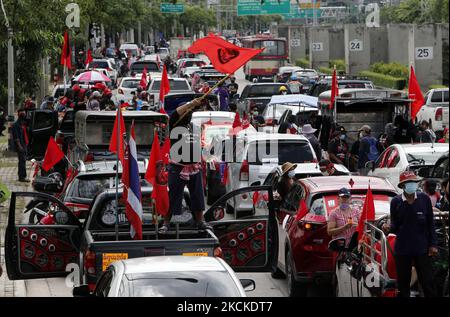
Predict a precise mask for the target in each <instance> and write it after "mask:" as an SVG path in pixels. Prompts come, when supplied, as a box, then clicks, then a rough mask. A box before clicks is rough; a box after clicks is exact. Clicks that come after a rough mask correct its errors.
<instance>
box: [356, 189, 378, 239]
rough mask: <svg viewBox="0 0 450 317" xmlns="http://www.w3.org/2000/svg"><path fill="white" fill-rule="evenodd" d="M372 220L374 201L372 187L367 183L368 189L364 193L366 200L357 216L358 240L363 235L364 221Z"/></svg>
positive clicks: (373, 216)
mask: <svg viewBox="0 0 450 317" xmlns="http://www.w3.org/2000/svg"><path fill="white" fill-rule="evenodd" d="M373 220H375V202H374V200H373V194H372V189H371V188H370V185H369V189H368V190H367V194H366V200H365V201H364V207H363V210H362V213H361V218H359V222H358V228H357V229H356V231H357V232H358V241H361V239H362V238H363V236H364V234H363V233H364V223H365V222H366V221H373Z"/></svg>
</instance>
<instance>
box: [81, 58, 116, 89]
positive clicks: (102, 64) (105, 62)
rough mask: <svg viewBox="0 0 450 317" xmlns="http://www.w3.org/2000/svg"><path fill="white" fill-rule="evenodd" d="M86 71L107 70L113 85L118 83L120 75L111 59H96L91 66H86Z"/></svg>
mask: <svg viewBox="0 0 450 317" xmlns="http://www.w3.org/2000/svg"><path fill="white" fill-rule="evenodd" d="M86 69H96V70H99V69H105V70H106V72H107V73H108V77H109V78H110V79H111V80H112V81H113V83H117V78H118V76H119V75H118V72H117V70H116V67H115V64H113V63H112V62H111V60H109V59H94V60H93V61H92V62H91V63H90V64H89V65H87V66H86Z"/></svg>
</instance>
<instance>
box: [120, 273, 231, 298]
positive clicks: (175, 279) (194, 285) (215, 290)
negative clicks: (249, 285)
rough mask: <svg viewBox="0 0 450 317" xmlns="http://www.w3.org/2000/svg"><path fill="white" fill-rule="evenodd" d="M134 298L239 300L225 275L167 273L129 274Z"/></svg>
mask: <svg viewBox="0 0 450 317" xmlns="http://www.w3.org/2000/svg"><path fill="white" fill-rule="evenodd" d="M127 278H128V280H130V281H131V283H132V287H131V289H132V291H133V294H131V295H132V296H133V297H238V296H240V293H239V289H238V288H237V287H236V284H235V282H234V280H233V279H232V278H231V276H230V275H229V274H228V272H221V271H219V272H208V271H206V272H205V271H200V272H189V271H187V272H170V273H153V274H152V276H151V277H150V276H149V275H147V274H130V275H127Z"/></svg>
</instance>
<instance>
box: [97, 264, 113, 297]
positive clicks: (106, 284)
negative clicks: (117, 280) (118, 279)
mask: <svg viewBox="0 0 450 317" xmlns="http://www.w3.org/2000/svg"><path fill="white" fill-rule="evenodd" d="M113 278H114V270H113V268H112V267H109V268H108V269H107V270H106V271H105V272H104V273H103V275H102V276H101V277H100V279H99V280H98V282H97V287H96V289H95V292H94V294H95V296H96V297H108V294H109V291H110V289H111V282H112V280H113Z"/></svg>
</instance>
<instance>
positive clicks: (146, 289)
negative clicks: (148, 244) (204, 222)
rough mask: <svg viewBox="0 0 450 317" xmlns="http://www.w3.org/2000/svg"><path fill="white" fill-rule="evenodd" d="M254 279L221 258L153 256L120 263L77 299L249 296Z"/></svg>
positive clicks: (82, 289) (78, 290)
mask: <svg viewBox="0 0 450 317" xmlns="http://www.w3.org/2000/svg"><path fill="white" fill-rule="evenodd" d="M243 285H245V286H246V288H247V289H248V291H251V290H254V288H255V282H254V281H252V280H239V279H238V278H237V276H236V274H235V273H234V271H233V270H232V269H231V268H230V266H229V265H228V264H227V263H225V261H224V260H222V259H221V258H218V257H193V256H154V257H145V258H136V259H131V260H124V261H117V262H114V263H113V264H111V265H110V266H109V267H108V269H107V270H106V271H105V272H104V273H103V274H102V276H101V277H100V279H99V280H98V282H97V285H96V288H95V290H94V293H93V294H92V295H91V294H90V293H89V291H88V288H87V287H86V285H84V286H81V287H76V288H75V289H74V290H73V294H74V296H75V297H90V296H93V297H215V298H222V297H247V295H246V293H245V292H246V291H245V289H244V287H243Z"/></svg>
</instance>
